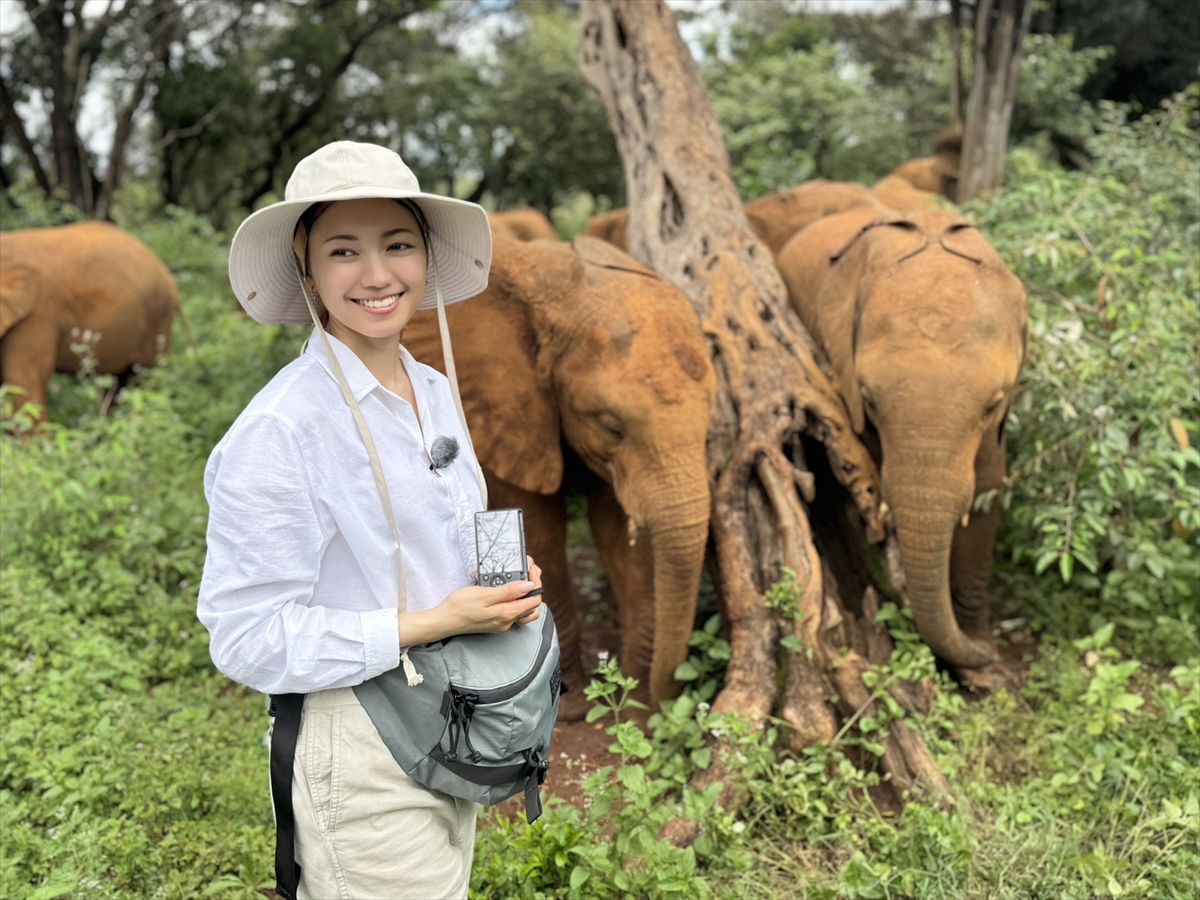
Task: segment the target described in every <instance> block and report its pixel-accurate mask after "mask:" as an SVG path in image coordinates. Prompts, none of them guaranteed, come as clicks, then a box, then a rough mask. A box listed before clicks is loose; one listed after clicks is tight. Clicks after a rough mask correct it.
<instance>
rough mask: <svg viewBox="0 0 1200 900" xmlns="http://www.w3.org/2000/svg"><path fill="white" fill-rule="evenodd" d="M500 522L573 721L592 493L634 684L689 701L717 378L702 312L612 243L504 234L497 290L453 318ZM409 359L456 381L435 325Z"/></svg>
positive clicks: (468, 407)
mask: <svg viewBox="0 0 1200 900" xmlns="http://www.w3.org/2000/svg"><path fill="white" fill-rule="evenodd" d="M446 314H447V317H448V321H449V325H450V332H451V335H452V337H453V341H454V352H455V359H456V362H457V370H458V373H459V383H460V385H461V390H462V398H463V407H464V409H465V411H466V415H467V423H468V425H469V426H470V429H471V435H472V438H473V440H474V444H475V450H476V453H477V454H478V456H479V461H480V463H481V464H482V466H483V468H484V472H485V474H486V476H487V480H488V487H489V492H490V495H491V496H490V500H489V503H490V505H491V506H492V508H506V507H519V508H521V509H523V510H524V511H525V523H526V532H527V533H526V539H527V545H528V548H529V552H530V554H531V555H532V556H533V557H534V559H536V560H537V561H538V563H539V564H540V565H541V567H542V582H543V584H544V586H545V590H546V602H547V603H548V604H550V608H551V609H552V610H553V612H554V619H555V622H556V623H557V624H558V633H559V640H560V642H561V644H562V653H563V669H564V672H563V678H564V680H565V681H566V682H567V683H568V684H570V685H571V686H572V687H574V688H575V689H576V690H575V691H574V692H572V693H570V694H568V695H567V696H566V697H565V698H564V701H563V702H564V706H563V708H562V713H561V714H562V715H563V716H564V717H566V718H579V717H580V716H582V715H583V713H584V711H585V710H586V708H587V704H586V701H585V700H584V697H583V690H582V688H583V685H584V684H585V683H586V682H585V678H584V674H583V667H582V665H581V662H580V656H579V621H578V619H577V617H576V614H575V610H574V607H573V605H572V603H571V599H570V582H569V579H568V577H567V563H566V525H567V516H566V507H565V500H564V496H565V493H566V492H567V491H568V490H579V489H583V490H585V491H587V492H588V493H589V501H588V516H589V519H590V521H591V526H592V534H593V537H594V538H595V541H596V545H597V549H598V550H599V552H600V555H601V558H602V560H603V562H604V566H605V568H606V569H607V571H608V574H609V579H610V581H611V582H612V586H613V593H614V595H615V596H616V599H617V603H618V606H619V609H620V615H621V621H622V628H623V644H622V647H623V649H622V652H621V663H622V668H623V669H624V670H625V671H626V673H627V674H631V675H635V676H637V677H639V678H642V680H643V685H645V684H646V676H647V675H648V676H649V696H650V699H651V701H652V702H655V703H657V702H658V701H660V700H663V699H667V698H669V697H671V696H673V695H674V694H675V693H677V691H678V685H677V683H676V682H675V679H674V672H675V669H676V668H677V667H678V665H679V664H680V663H682V662H683V661H684V660H685V659H686V658H687V642H688V638H689V637H690V635H691V631H692V627H693V619H694V618H695V610H696V596H697V590H698V587H699V582H700V572H701V569H702V567H703V562H704V550H705V544H706V541H707V536H708V516H709V484H708V472H707V467H706V464H705V440H706V433H707V430H708V421H709V410H710V407H711V405H712V402H713V396H714V392H715V389H716V376H715V375H714V373H713V370H712V366H711V364H710V363H709V360H708V355H707V353H706V351H705V346H704V340H703V336H702V334H701V330H700V323H699V321H698V319H697V316H696V313H695V310H694V309H693V308H692V306H691V304H690V303H689V302H688V300H687V298H685V297H684V296H683V295H682V294H681V293H680V292H679V291H677V290H676V289H675V288H673V287H672V286H671V285H669V284H668V283H667V282H665V281H663V280H662V279H661V278H659V277H658V276H657V275H656V274H654V273H653V272H651V271H650V270H649V269H647V268H645V267H644V266H642V265H641V264H640V263H638V262H636V261H635V260H633V259H632V258H631V257H629V256H627V255H625V254H623V253H620V252H619V251H617V250H615V249H614V248H612V247H610V246H609V245H608V244H606V243H604V242H602V241H599V240H596V239H593V238H587V237H580V238H576V239H575V241H574V242H572V243H571V244H565V243H551V242H548V241H535V242H533V243H519V242H517V241H513V240H511V239H508V238H506V237H505V236H504V235H501V234H495V235H494V249H493V256H492V268H491V275H490V281H489V285H488V289H487V290H486V291H485V292H484V293H482V294H480V295H479V296H477V297H474V298H472V299H471V300H468V301H466V302H464V303H457V304H454V305H453V306H450V307H447V309H446ZM404 343H405V346H407V347H408V348H409V349H410V350H411V351H412V352H413V354H414V355H415V356H416V357H417V358H418V359H420V360H422V361H424V362H427V363H429V364H430V365H433V366H436V367H438V368H443V361H442V353H441V344H440V341H439V338H438V330H437V323H436V317H435V316H434V314H432V313H418V314H417V315H416V316H415V317H414V318H413V320H412V322H411V323H410V324H409V326H408V328H406V329H405V334H404Z"/></svg>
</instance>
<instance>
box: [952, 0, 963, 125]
mask: <svg viewBox="0 0 1200 900" xmlns="http://www.w3.org/2000/svg"><path fill="white" fill-rule="evenodd" d="M962 83H963V77H962V0H950V115H951V116H952V117H953V120H954V127H955V128H957V129H958V130H960V131H961V130H962V127H963V101H962Z"/></svg>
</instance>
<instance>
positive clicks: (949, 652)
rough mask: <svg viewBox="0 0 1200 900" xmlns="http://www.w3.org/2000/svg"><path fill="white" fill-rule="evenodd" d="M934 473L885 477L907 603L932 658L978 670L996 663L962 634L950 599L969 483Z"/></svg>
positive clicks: (989, 651)
mask: <svg viewBox="0 0 1200 900" xmlns="http://www.w3.org/2000/svg"><path fill="white" fill-rule="evenodd" d="M935 471H936V470H928V469H925V470H922V471H920V472H912V473H900V474H899V475H898V477H897V478H896V479H895V482H894V483H893V484H891V485H889V478H888V475H889V474H891V473H885V474H884V485H885V490H886V493H887V495H888V497H889V502H890V504H891V506H892V508H893V509H894V510H895V522H896V537H897V539H898V542H899V544H900V557H901V560H902V562H903V564H904V578H905V582H906V584H907V589H908V599H909V602H910V604H911V605H912V610H913V616H914V618H915V619H916V625H917V632H918V633H919V634H920V635H921V639H922V640H924V641H925V643H926V644H927V645H928V646H929V648H930V649H931V650H932V651H933V652H934V654H936V655H937V656H939V657H941V658H942V659H944V660H945V661H946V662H948V663H950V664H952V665H954V666H958V667H960V668H966V669H973V668H979V667H982V666H985V665H987V664H989V663H992V662H995V661H996V658H997V657H996V652H995V649H994V648H993V647H992V646H991V645H990V644H988V643H987V642H985V641H981V640H977V639H974V638H971V637H969V636H967V635H966V634H965V633H964V632H963V631H962V629H961V628H960V627H959V625H958V621H957V620H956V619H955V616H954V605H953V602H952V599H951V594H950V551H951V545H952V542H953V539H954V530H955V527H956V526H957V524H958V522H959V520H960V519H961V517H962V516H963V515H964V514H965V513H967V512H969V511H970V504H971V500H972V498H973V494H974V482H973V479H972V478H970V477H969V476H968V477H967V478H966V479H965V480H964V479H962V478H958V479H955V478H954V477H953V476H949V477H947V474H946V470H944V469H942V470H941V471H940V472H937V474H936V475H935ZM964 481H965V483H963V482H964ZM889 488H890V489H889Z"/></svg>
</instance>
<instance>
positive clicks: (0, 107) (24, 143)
mask: <svg viewBox="0 0 1200 900" xmlns="http://www.w3.org/2000/svg"><path fill="white" fill-rule="evenodd" d="M0 112H3V115H4V122H5V124H6V125H8V127H9V128H11V129H12V131H13V134H15V135H16V137H17V143H18V144H19V145H20V147H21V152H22V153H24V154H25V157H26V159H28V160H29V167H30V168H31V169H33V177H34V178H35V179H36V180H37V183H38V187H40V188H41V189H42V193H43V194H45V195H46V196H47V197H49V196H50V193H51V188H50V179H49V178H47V177H46V170H45V169H44V168H42V161H41V160H40V159H38V155H37V151H36V150H35V149H34V147H33V141H31V140H30V139H29V134H28V132H26V131H25V123H24V122H22V121H21V117H20V116H19V115H17V107H16V104H15V103H14V102H13V98H12V95H11V94H10V93H9V92H8V85H6V84H5V83H4V79H3V78H0Z"/></svg>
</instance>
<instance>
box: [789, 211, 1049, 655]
mask: <svg viewBox="0 0 1200 900" xmlns="http://www.w3.org/2000/svg"><path fill="white" fill-rule="evenodd" d="M873 212H874V211H873V210H871V209H870V208H869V207H856V208H853V209H851V210H847V211H846V212H844V213H840V214H838V215H835V216H829V217H828V218H825V219H822V220H820V221H819V222H816V223H814V224H813V225H810V226H809V227H808V228H806V229H805V230H804V231H802V232H800V233H799V234H798V235H796V236H795V237H794V238H793V239H792V240H791V241H790V242H789V243H788V245H787V246H786V247H785V248H784V249H783V252H782V253H781V254H780V257H779V268H780V272H781V274H782V275H783V278H784V281H785V283H786V284H787V288H788V294H789V297H790V299H791V302H792V304H793V306H794V307H795V309H796V311H797V312H798V313H799V314H800V317H801V318H802V319H803V321H804V323H805V325H806V326H807V327H808V329H809V331H810V332H811V333H812V335H813V337H814V338H815V339H816V340H817V341H818V342H819V343H820V344H821V346H822V347H823V348H824V349H825V352H826V354H827V355H828V357H829V360H830V362H831V364H832V366H833V370H834V373H835V376H836V379H837V384H838V389H839V392H840V393H841V396H842V399H843V400H844V401H845V403H846V407H847V409H848V410H849V413H850V418H851V421H852V422H853V425H854V429H855V430H856V431H857V432H859V433H860V434H864V439H865V440H866V443H867V444H868V445H869V446H873V448H874V449H875V451H876V452H877V453H878V454H879V457H880V462H881V478H882V488H883V490H882V498H883V501H884V502H885V503H886V504H887V507H888V509H887V510H885V515H886V516H887V517H888V518H889V519H890V520H891V521H893V522H894V524H895V528H896V536H897V540H898V543H899V546H900V555H901V559H902V562H903V565H904V574H905V581H906V587H907V592H908V597H909V600H910V602H911V604H912V609H913V612H914V614H915V618H916V624H917V630H918V631H919V632H920V634H921V637H922V638H923V639H924V640H925V642H926V643H927V644H928V645H929V646H930V648H931V649H932V650H933V651H934V653H936V654H937V655H938V656H940V657H941V658H943V659H944V660H946V661H947V662H949V663H952V664H953V665H955V666H957V667H959V668H962V669H966V670H970V669H977V668H980V667H983V666H985V665H987V664H988V663H990V662H993V661H994V660H995V659H996V654H995V650H994V648H993V646H992V641H991V635H990V629H989V623H988V595H987V580H988V574H989V572H990V569H991V555H992V546H993V544H994V542H995V535H996V526H997V524H998V521H999V516H1000V504H998V503H992V504H991V506H990V507H989V508H988V509H987V510H986V511H983V510H977V509H975V500H976V498H977V497H978V496H979V495H980V494H983V493H986V492H988V491H992V490H995V489H998V488H1000V487H1001V484H1002V481H1003V478H1004V474H1005V459H1004V421H1005V417H1006V416H1007V414H1008V409H1009V406H1010V405H1011V403H1012V399H1013V394H1014V392H1015V391H1016V388H1017V376H1018V374H1019V373H1020V370H1021V365H1022V362H1023V360H1024V355H1025V347H1026V340H1027V315H1028V314H1027V309H1026V297H1025V291H1024V290H1023V288H1022V286H1021V282H1020V280H1019V279H1017V277H1016V276H1015V275H1013V274H1012V272H1010V271H1009V270H1008V268H1007V267H1006V266H1005V265H1004V262H1003V260H1001V258H1000V256H999V254H997V253H996V251H995V250H994V249H993V248H992V247H991V245H990V244H988V242H987V241H986V240H985V239H984V238H983V236H982V235H981V234H980V233H979V232H978V231H976V230H975V228H974V226H972V225H971V223H970V222H968V221H967V220H966V219H963V218H961V217H959V216H958V215H955V214H953V213H950V212H945V211H935V212H922V213H906V214H900V213H894V212H887V213H884V214H882V215H878V214H873Z"/></svg>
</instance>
